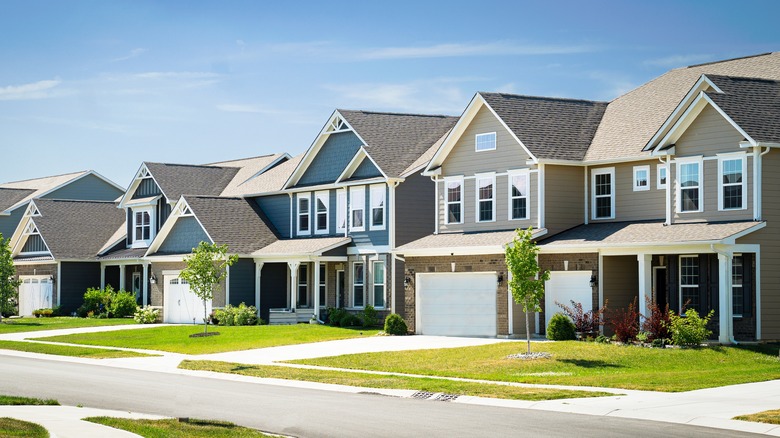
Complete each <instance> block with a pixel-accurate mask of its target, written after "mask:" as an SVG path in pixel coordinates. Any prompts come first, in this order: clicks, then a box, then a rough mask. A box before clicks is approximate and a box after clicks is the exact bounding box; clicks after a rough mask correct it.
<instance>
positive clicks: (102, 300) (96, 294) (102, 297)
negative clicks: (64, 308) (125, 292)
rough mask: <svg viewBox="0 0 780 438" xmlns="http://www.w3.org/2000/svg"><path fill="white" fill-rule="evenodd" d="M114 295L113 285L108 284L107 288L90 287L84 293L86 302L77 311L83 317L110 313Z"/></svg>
mask: <svg viewBox="0 0 780 438" xmlns="http://www.w3.org/2000/svg"><path fill="white" fill-rule="evenodd" d="M113 295H114V289H113V288H112V287H111V285H108V286H106V288H105V289H97V288H89V289H87V291H86V292H85V293H84V304H83V305H82V306H81V307H79V308H78V310H76V312H77V313H78V315H79V316H81V317H85V316H97V315H100V314H102V313H108V311H109V306H110V305H111V299H112V298H113ZM90 312H92V315H90Z"/></svg>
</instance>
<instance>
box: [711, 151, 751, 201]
mask: <svg viewBox="0 0 780 438" xmlns="http://www.w3.org/2000/svg"><path fill="white" fill-rule="evenodd" d="M746 161H747V160H746V159H745V154H742V153H740V154H729V155H722V156H719V157H718V185H719V188H718V209H719V210H741V209H744V208H747V205H746V202H745V191H746V189H747V187H746V184H747V178H745V174H746V172H745V168H746Z"/></svg>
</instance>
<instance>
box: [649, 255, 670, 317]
mask: <svg viewBox="0 0 780 438" xmlns="http://www.w3.org/2000/svg"><path fill="white" fill-rule="evenodd" d="M653 293H654V295H655V303H656V304H657V305H658V307H659V308H661V309H665V308H666V304H667V303H668V302H669V301H668V289H667V284H666V267H661V266H656V267H655V268H653Z"/></svg>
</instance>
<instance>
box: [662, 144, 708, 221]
mask: <svg viewBox="0 0 780 438" xmlns="http://www.w3.org/2000/svg"><path fill="white" fill-rule="evenodd" d="M675 162H676V163H677V169H676V171H675V175H674V178H675V180H676V183H675V195H676V198H677V199H676V202H675V206H674V208H675V210H676V211H677V213H678V214H686V213H701V212H703V211H704V160H703V159H702V157H700V156H699V157H689V158H677V159H675ZM691 163H697V164H698V165H699V209H698V210H689V211H682V182H681V181H680V177H681V175H682V174H681V173H680V167H682V166H683V165H685V164H691ZM667 182H668V177H667Z"/></svg>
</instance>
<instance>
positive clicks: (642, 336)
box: [636, 331, 650, 343]
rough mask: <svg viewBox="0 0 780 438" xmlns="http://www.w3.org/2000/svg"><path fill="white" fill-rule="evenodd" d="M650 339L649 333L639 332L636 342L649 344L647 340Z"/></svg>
mask: <svg viewBox="0 0 780 438" xmlns="http://www.w3.org/2000/svg"><path fill="white" fill-rule="evenodd" d="M648 339H650V334H649V333H647V332H641V331H640V332H639V333H637V334H636V340H637V341H639V342H642V343H645V342H647V340H648Z"/></svg>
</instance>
